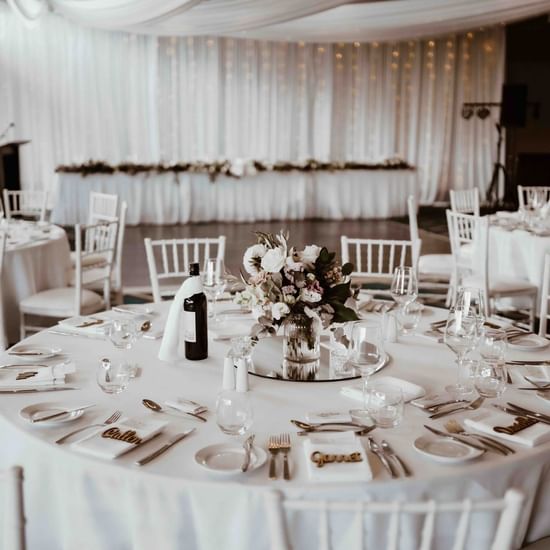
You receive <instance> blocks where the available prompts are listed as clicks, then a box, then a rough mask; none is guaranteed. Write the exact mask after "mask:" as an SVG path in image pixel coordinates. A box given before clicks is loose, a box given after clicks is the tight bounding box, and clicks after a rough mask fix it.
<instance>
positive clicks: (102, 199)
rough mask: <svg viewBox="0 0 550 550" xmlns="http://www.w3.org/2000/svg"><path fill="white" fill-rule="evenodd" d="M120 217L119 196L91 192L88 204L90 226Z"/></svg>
mask: <svg viewBox="0 0 550 550" xmlns="http://www.w3.org/2000/svg"><path fill="white" fill-rule="evenodd" d="M116 216H118V195H114V194H111V193H99V192H97V191H90V199H89V203H88V221H87V223H88V224H89V225H93V224H94V223H98V222H100V221H104V220H105V219H108V220H110V219H112V218H114V217H116Z"/></svg>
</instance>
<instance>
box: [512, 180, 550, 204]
mask: <svg viewBox="0 0 550 550" xmlns="http://www.w3.org/2000/svg"><path fill="white" fill-rule="evenodd" d="M535 195H540V200H541V201H542V202H544V203H546V202H548V201H549V200H550V187H543V186H540V187H538V186H533V187H527V186H523V185H518V204H519V207H520V208H523V207H524V206H525V205H526V204H529V203H530V202H531V201H532V200H533V197H534V196H535Z"/></svg>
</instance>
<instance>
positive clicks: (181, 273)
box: [145, 235, 225, 303]
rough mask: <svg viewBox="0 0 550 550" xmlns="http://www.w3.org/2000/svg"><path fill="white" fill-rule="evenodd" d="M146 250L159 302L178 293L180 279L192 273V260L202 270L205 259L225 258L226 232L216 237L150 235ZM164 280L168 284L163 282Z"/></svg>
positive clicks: (146, 240) (155, 294) (150, 274)
mask: <svg viewBox="0 0 550 550" xmlns="http://www.w3.org/2000/svg"><path fill="white" fill-rule="evenodd" d="M212 250H214V252H212ZM145 253H146V255H147V265H148V267H149V278H150V279H151V289H152V291H153V301H154V302H156V303H159V302H161V301H162V298H163V297H165V296H173V295H174V294H175V293H176V291H177V290H178V288H179V287H180V285H181V280H182V279H184V278H185V277H187V276H188V275H189V264H191V263H196V262H198V263H199V264H200V266H201V270H202V266H203V263H204V260H206V259H207V258H214V257H215V258H216V259H217V260H224V259H225V235H220V236H219V237H214V238H187V239H161V240H156V241H153V240H151V239H149V238H147V239H145ZM178 279H179V282H178ZM162 282H164V283H165V284H164V285H162V286H161V283H162ZM167 284H168V286H167Z"/></svg>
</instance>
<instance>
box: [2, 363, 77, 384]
mask: <svg viewBox="0 0 550 550" xmlns="http://www.w3.org/2000/svg"><path fill="white" fill-rule="evenodd" d="M74 371H75V364H74V363H72V362H69V363H59V364H57V365H52V366H48V367H37V366H36V365H33V364H29V365H24V364H20V365H17V368H9V369H7V368H4V369H0V388H2V389H4V388H22V387H26V388H30V387H33V386H50V385H55V384H64V383H65V375H66V374H70V373H72V372H74ZM24 372H35V373H36V374H34V375H33V376H31V377H29V378H25V379H22V380H17V376H18V375H19V374H21V373H24Z"/></svg>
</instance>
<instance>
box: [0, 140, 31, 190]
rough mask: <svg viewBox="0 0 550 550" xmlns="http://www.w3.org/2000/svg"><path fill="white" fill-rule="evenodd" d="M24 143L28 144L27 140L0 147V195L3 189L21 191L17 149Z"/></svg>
mask: <svg viewBox="0 0 550 550" xmlns="http://www.w3.org/2000/svg"><path fill="white" fill-rule="evenodd" d="M25 143H29V140H27V141H12V142H10V143H5V144H4V145H0V195H1V194H2V193H3V190H4V189H14V190H17V189H21V180H20V177H19V147H21V145H25Z"/></svg>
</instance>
